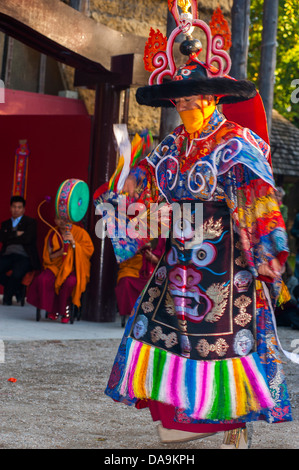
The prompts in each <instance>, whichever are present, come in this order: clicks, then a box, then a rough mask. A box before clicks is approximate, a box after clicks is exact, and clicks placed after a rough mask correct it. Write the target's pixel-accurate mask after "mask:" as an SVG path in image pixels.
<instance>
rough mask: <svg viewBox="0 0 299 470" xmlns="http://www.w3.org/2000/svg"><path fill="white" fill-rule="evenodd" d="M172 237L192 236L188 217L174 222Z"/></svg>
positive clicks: (188, 237)
mask: <svg viewBox="0 0 299 470" xmlns="http://www.w3.org/2000/svg"><path fill="white" fill-rule="evenodd" d="M173 235H174V238H180V239H187V240H189V239H190V238H192V237H193V229H192V225H191V222H190V221H189V220H188V219H178V220H176V221H175V222H174V227H173Z"/></svg>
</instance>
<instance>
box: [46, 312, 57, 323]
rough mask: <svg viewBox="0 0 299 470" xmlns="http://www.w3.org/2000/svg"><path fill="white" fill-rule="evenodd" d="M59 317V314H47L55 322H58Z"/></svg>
mask: <svg viewBox="0 0 299 470" xmlns="http://www.w3.org/2000/svg"><path fill="white" fill-rule="evenodd" d="M58 317H59V315H58V313H52V312H48V314H47V318H49V319H50V320H53V321H55V320H58Z"/></svg>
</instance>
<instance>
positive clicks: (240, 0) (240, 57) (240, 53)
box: [230, 0, 250, 80]
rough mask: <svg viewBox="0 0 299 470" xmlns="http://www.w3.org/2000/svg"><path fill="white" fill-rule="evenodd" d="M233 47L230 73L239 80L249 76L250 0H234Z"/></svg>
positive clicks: (232, 17) (232, 15)
mask: <svg viewBox="0 0 299 470" xmlns="http://www.w3.org/2000/svg"><path fill="white" fill-rule="evenodd" d="M231 19H232V47H231V49H230V56H231V60H232V67H231V70H230V75H231V76H232V77H234V78H236V79H238V80H240V79H244V78H246V77H247V58H248V45H249V25H250V0H234V3H233V7H232V13H231Z"/></svg>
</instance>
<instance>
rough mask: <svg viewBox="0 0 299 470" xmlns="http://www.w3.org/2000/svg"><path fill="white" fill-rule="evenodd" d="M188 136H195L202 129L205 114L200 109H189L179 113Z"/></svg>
mask: <svg viewBox="0 0 299 470" xmlns="http://www.w3.org/2000/svg"><path fill="white" fill-rule="evenodd" d="M179 115H180V117H181V120H182V121H183V124H184V126H185V129H186V131H187V132H188V134H193V133H194V132H196V131H198V130H199V129H201V128H202V125H203V123H204V114H203V111H202V110H201V109H200V108H195V109H189V110H187V111H181V112H180V113H179Z"/></svg>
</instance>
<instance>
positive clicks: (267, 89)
mask: <svg viewBox="0 0 299 470" xmlns="http://www.w3.org/2000/svg"><path fill="white" fill-rule="evenodd" d="M278 4H279V0H265V1H264V13H263V34H262V47H261V64H260V71H259V91H260V94H261V97H262V99H263V103H264V107H265V111H266V116H267V122H268V132H269V135H271V125H272V108H273V94H274V77H275V75H274V74H275V68H276V36H277V22H278Z"/></svg>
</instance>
